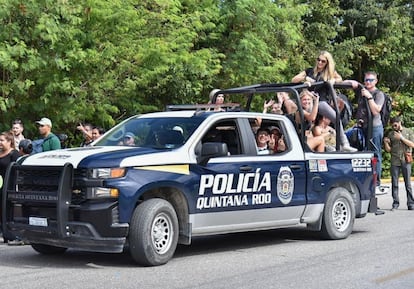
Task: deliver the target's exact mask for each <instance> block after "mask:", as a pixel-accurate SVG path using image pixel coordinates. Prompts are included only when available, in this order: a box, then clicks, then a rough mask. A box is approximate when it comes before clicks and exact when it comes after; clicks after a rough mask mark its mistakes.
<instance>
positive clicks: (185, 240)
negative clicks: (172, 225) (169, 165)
mask: <svg viewBox="0 0 414 289" xmlns="http://www.w3.org/2000/svg"><path fill="white" fill-rule="evenodd" d="M154 198H160V199H164V200H166V201H168V202H169V203H170V204H171V205H172V206H173V208H174V210H175V212H176V214H177V218H178V226H179V237H178V243H179V244H185V245H189V244H190V243H191V226H190V224H189V221H188V220H189V209H188V201H187V198H186V197H185V195H184V193H183V192H182V191H181V190H180V189H179V188H177V187H174V186H172V185H171V186H161V187H157V188H152V189H150V190H148V191H146V192H145V193H143V194H142V195H141V197H140V198H139V199H138V201H137V203H136V204H135V207H136V206H138V205H139V204H140V203H142V202H145V201H147V200H149V199H154Z"/></svg>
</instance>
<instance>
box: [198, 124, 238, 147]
mask: <svg viewBox="0 0 414 289" xmlns="http://www.w3.org/2000/svg"><path fill="white" fill-rule="evenodd" d="M205 142H220V143H225V144H226V145H227V149H228V151H229V155H240V154H242V153H243V152H242V147H241V142H240V133H239V130H238V126H237V122H236V121H235V120H225V121H219V122H217V123H215V124H214V125H213V126H211V127H210V129H209V130H208V131H207V133H206V134H205V135H204V136H203V138H202V143H205Z"/></svg>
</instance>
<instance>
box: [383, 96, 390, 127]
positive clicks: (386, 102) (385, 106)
mask: <svg viewBox="0 0 414 289" xmlns="http://www.w3.org/2000/svg"><path fill="white" fill-rule="evenodd" d="M391 111H392V98H391V96H389V95H388V94H386V93H384V104H383V106H382V108H381V112H380V114H381V121H382V125H383V126H384V127H386V126H387V124H388V122H389V121H390V115H391Z"/></svg>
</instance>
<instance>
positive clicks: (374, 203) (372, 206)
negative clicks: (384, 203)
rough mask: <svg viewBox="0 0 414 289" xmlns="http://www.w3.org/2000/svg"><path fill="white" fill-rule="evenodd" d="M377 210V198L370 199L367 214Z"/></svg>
mask: <svg viewBox="0 0 414 289" xmlns="http://www.w3.org/2000/svg"><path fill="white" fill-rule="evenodd" d="M377 210H378V199H377V197H375V196H373V197H371V199H370V201H369V208H368V212H369V213H375V212H376V211H377Z"/></svg>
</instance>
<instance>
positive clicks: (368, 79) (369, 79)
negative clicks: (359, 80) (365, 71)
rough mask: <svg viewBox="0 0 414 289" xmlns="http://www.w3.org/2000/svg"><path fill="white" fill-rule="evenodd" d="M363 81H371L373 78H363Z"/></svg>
mask: <svg viewBox="0 0 414 289" xmlns="http://www.w3.org/2000/svg"><path fill="white" fill-rule="evenodd" d="M364 81H365V82H373V81H375V78H365V80H364Z"/></svg>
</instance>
